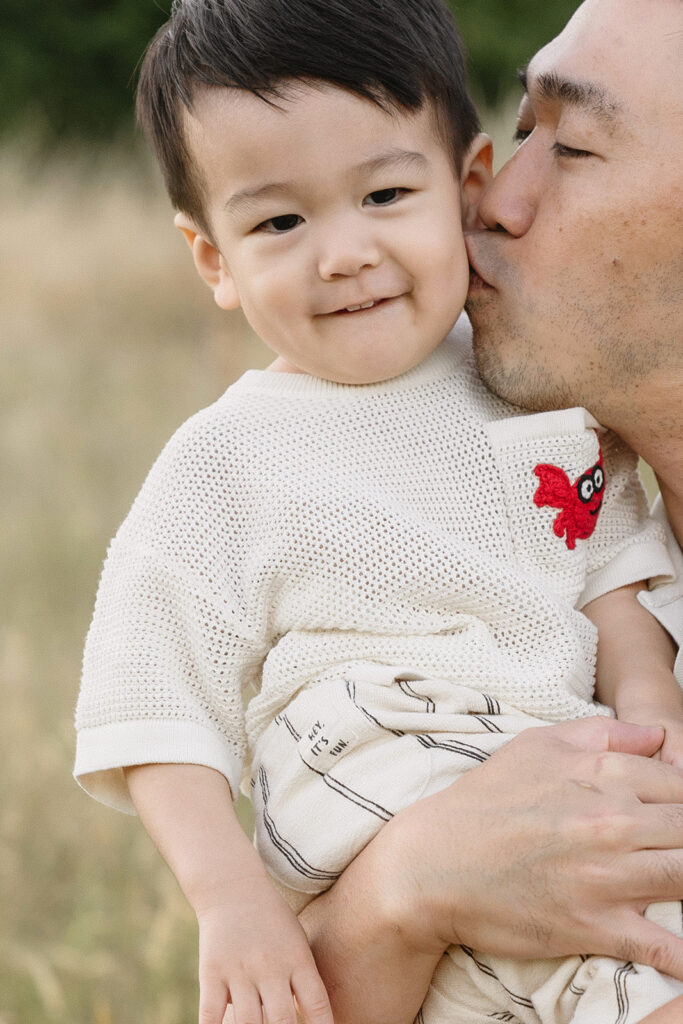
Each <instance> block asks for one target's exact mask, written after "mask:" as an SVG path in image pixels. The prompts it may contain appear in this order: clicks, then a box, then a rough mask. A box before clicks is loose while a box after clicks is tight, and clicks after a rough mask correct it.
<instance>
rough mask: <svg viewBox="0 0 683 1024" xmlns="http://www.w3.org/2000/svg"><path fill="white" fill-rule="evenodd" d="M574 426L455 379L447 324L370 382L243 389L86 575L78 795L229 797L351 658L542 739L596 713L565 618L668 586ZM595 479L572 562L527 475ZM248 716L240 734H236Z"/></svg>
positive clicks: (580, 651) (458, 337) (582, 647)
mask: <svg viewBox="0 0 683 1024" xmlns="http://www.w3.org/2000/svg"><path fill="white" fill-rule="evenodd" d="M597 427H598V425H597V424H596V422H595V421H594V420H593V419H592V418H591V417H590V416H589V415H588V414H587V413H586V412H585V411H584V410H582V409H572V410H563V411H560V412H551V413H541V414H536V415H531V416H529V415H524V414H523V413H522V411H521V410H519V409H515V408H513V407H511V406H509V405H507V404H505V403H504V402H503V401H501V400H500V399H498V398H496V397H495V396H493V395H492V394H491V393H489V392H488V391H487V390H486V388H485V387H484V386H483V384H482V383H481V381H480V380H479V377H478V375H477V373H476V370H475V367H474V364H473V361H472V355H471V341H470V333H469V325H468V324H467V321H466V320H465V319H464V318H462V319H461V320H460V321H459V323H458V325H456V328H455V329H454V331H453V332H452V333H451V335H449V337H448V338H447V339H446V340H445V341H444V343H443V344H442V345H441V346H440V347H439V349H437V350H436V352H435V353H433V355H432V356H431V357H429V358H428V359H427V360H425V361H424V362H423V363H421V364H420V365H419V366H417V367H416V368H415V369H413V370H411V371H410V372H408V373H406V374H404V375H403V376H401V377H398V378H396V379H394V380H391V381H387V382H383V383H380V384H373V385H363V386H353V385H340V384H334V383H331V382H328V381H323V380H319V379H317V378H313V377H309V376H307V375H303V374H281V373H275V372H270V371H255V370H252V371H248V372H247V373H246V374H245V375H244V376H243V377H242V378H241V379H240V380H239V381H238V382H237V383H236V384H234V385H233V386H232V387H230V388H229V389H228V391H227V392H226V393H225V395H223V397H222V398H220V399H219V400H218V401H217V402H216V403H215V404H214V405H212V406H210V407H209V408H207V409H205V410H203V411H202V412H200V413H198V414H197V415H196V416H194V417H192V418H191V419H190V420H189V421H188V422H187V423H185V424H184V425H183V426H182V427H181V428H180V430H179V431H178V432H177V433H176V434H175V435H174V437H173V438H172V439H171V441H170V442H169V444H168V445H167V446H166V448H165V449H164V451H163V452H162V454H161V456H160V457H159V459H158V460H157V462H156V464H155V465H154V467H153V468H152V470H151V472H150V474H149V476H148V478H147V480H146V482H145V484H144V486H143V488H142V490H141V492H140V494H139V495H138V497H137V499H136V501H135V503H134V505H133V507H132V509H131V511H130V513H129V515H128V517H127V518H126V520H125V522H124V523H123V525H122V526H121V528H120V530H119V532H118V533H117V535H116V537H115V538H114V540H113V542H112V544H111V546H110V549H109V552H108V555H107V559H106V562H105V566H104V570H103V574H102V578H101V582H100V587H99V591H98V596H97V601H96V607H95V612H94V617H93V621H92V624H91V628H90V631H89V634H88V638H87V642H86V649H85V654H84V665H83V678H82V685H81V692H80V697H79V701H78V708H77V716H76V718H77V720H76V724H77V729H78V750H77V758H76V768H75V774H76V777H77V778H78V779H79V781H80V783H81V784H82V785H83V786H84V787H85V788H86V789H87V790H88V791H89V792H91V793H92V794H93V795H94V796H96V797H98V798H99V799H102V800H103V801H105V802H107V803H109V804H111V805H112V806H117V807H119V808H121V809H124V810H131V809H132V805H131V802H130V798H129V796H128V793H127V789H126V785H125V781H124V778H123V772H122V767H123V766H125V765H130V764H138V763H149V762H183V763H197V764H205V765H208V766H209V767H213V768H216V769H217V770H219V771H221V772H222V773H223V774H224V775H225V776H226V777H227V779H228V781H229V782H230V785H231V787H232V790H233V793H234V794H235V795H236V794H237V789H238V785H239V782H240V778H241V776H242V771H243V767H244V761H245V758H248V750H249V745H250V744H253V743H254V741H255V739H256V738H257V737H258V736H259V735H260V734H261V732H262V731H263V730H264V729H265V728H266V726H267V725H268V724H269V723H270V722H271V721H272V719H273V718H274V716H275V715H276V714H278V712H280V711H281V710H282V709H283V708H284V707H285V706H286V705H287V703H288V701H289V700H291V698H292V696H293V695H294V694H295V693H297V692H298V691H299V690H300V689H301V688H302V687H305V686H313V685H315V684H316V681H319V680H322V679H325V678H328V677H329V674H330V673H334V672H336V671H337V669H338V667H339V666H340V665H342V664H346V663H349V662H353V661H356V660H361V661H364V662H367V661H375V662H379V663H381V664H387V665H400V666H409V667H410V668H412V669H413V670H415V671H416V672H419V673H421V674H424V675H432V676H435V677H438V678H446V679H452V680H453V681H454V682H455V683H461V684H463V685H467V686H470V687H474V688H477V689H481V690H482V691H485V692H486V693H488V694H491V695H492V696H494V697H500V698H501V699H504V700H505V701H507V702H508V703H509V704H512V705H514V706H516V707H519V708H520V709H522V710H524V711H527V712H528V713H530V714H533V715H537V716H540V717H543V718H546V719H547V720H548V721H555V720H558V719H565V718H573V717H577V716H582V715H586V714H592V713H594V712H595V706H594V705H593V704H592V703H591V699H592V693H593V677H594V666H595V653H596V635H595V630H594V627H593V626H592V625H591V623H590V622H589V621H588V620H587V619H586V618H585V617H584V616H583V615H581V614H580V612H579V609H580V607H581V606H582V605H583V604H584V603H585V602H586V601H589V600H591V599H593V598H594V597H597V596H599V595H600V594H602V593H604V592H606V591H608V590H611V589H614V588H615V587H618V586H622V585H625V584H627V583H631V582H634V581H636V580H640V579H645V578H648V577H650V576H657V575H661V576H663V577H666V576H667V574H670V573H671V564H670V561H669V558H668V556H667V553H666V547H665V545H664V543H663V534H662V528H661V527H660V526H659V525H658V524H655V523H653V522H651V521H650V520H649V518H648V514H647V503H646V500H645V496H644V494H643V492H642V489H641V487H640V484H639V482H638V479H637V473H636V459H635V456H634V455H633V453H632V452H630V450H629V449H628V448H626V447H625V446H624V445H623V444H622V442H620V441H619V440H618V439H617V438H616V437H615V436H613V435H611V434H609V433H607V432H604V431H601V430H598V429H597ZM600 450H602V456H603V459H604V472H605V480H606V483H605V486H604V498H603V500H602V504H601V508H600V512H599V517H598V518H597V521H596V526H595V529H594V531H593V533H592V534H591V536H590V537H588V538H586V539H578V540H577V541H576V543H575V546H574V547H573V548H569V547H568V546H567V544H566V543H565V540H564V539H563V537H561V536H558V534H557V533H556V532H555V530H554V525H553V524H554V522H555V520H556V518H557V515H558V510H557V508H553V507H550V506H547V507H539V506H538V505H537V504H536V503H535V502H534V496H535V494H536V492H537V489H538V486H539V478H538V476H537V475H536V474H535V472H534V470H535V467H536V466H538V465H539V464H552V465H554V466H557V467H560V468H561V469H562V470H563V472H564V473H565V474H566V476H567V478H568V479H569V480H570V481H574V480H576V479H578V478H579V477H581V475H582V474H584V473H585V471H586V470H587V469H589V468H590V467H594V466H595V465H596V463H597V462H598V459H599V457H600ZM245 708H246V713H245Z"/></svg>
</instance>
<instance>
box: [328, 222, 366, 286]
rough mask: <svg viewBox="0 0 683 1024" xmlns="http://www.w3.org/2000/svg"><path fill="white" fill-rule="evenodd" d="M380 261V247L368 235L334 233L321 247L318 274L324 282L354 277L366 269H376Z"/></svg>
mask: <svg viewBox="0 0 683 1024" xmlns="http://www.w3.org/2000/svg"><path fill="white" fill-rule="evenodd" d="M380 259H381V256H380V250H379V246H378V245H377V244H376V242H375V241H374V240H373V239H372V238H371V237H370V236H369V235H368V234H366V233H364V232H356V233H354V232H350V231H337V232H332V233H331V234H330V235H329V236H328V237H327V238H326V239H325V241H324V243H323V244H322V245H321V249H320V252H319V256H318V273H319V274H320V277H321V278H322V279H323V281H331V280H334V278H337V277H354V276H355V275H356V274H359V273H360V272H361V270H363V269H364V268H365V267H376V266H377V264H378V263H379V262H380Z"/></svg>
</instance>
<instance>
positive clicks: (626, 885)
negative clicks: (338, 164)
mask: <svg viewBox="0 0 683 1024" xmlns="http://www.w3.org/2000/svg"><path fill="white" fill-rule="evenodd" d="M526 89H527V92H526V95H525V98H524V101H523V103H522V106H521V109H520V115H519V124H518V131H519V135H520V141H521V145H520V147H519V149H518V150H517V152H516V153H515V155H514V156H513V158H512V159H511V160H510V161H509V163H508V164H507V165H506V166H505V167H504V168H503V169H502V171H501V172H500V173H499V175H498V177H497V178H496V180H495V182H494V183H493V185H492V186H491V188H490V190H489V191H488V193H487V195H486V196H485V198H484V199H483V201H482V204H481V209H480V216H481V220H482V222H483V226H484V228H485V229H486V230H485V231H483V232H478V233H476V234H473V235H472V236H471V237H470V238H469V252H470V258H471V263H472V267H473V271H474V273H473V278H472V287H471V291H470V300H469V311H470V316H471V319H472V322H473V327H474V332H475V342H474V347H475V355H476V358H477V363H478V366H479V368H480V372H481V374H482V376H483V377H484V379H485V380H486V382H487V383H488V385H489V386H490V387H491V388H492V390H494V391H496V392H497V393H499V394H500V395H502V396H503V397H505V398H507V399H508V400H510V401H513V402H520V403H523V404H524V405H526V406H528V407H530V408H533V409H538V410H542V409H546V408H557V407H564V406H573V405H583V406H586V407H587V408H588V409H589V410H590V411H591V412H592V413H593V414H594V415H595V416H596V417H597V418H598V419H599V420H600V422H602V423H603V424H604V425H605V426H608V427H610V428H612V429H613V430H615V431H616V432H617V433H619V434H620V435H621V436H622V437H623V438H624V439H625V440H626V441H627V442H628V443H629V444H630V445H631V446H632V447H633V448H635V450H636V451H638V452H639V453H640V454H641V455H642V456H643V458H645V459H646V460H647V461H648V462H649V463H650V465H651V466H652V467H653V469H654V471H655V473H656V475H657V479H658V482H659V486H660V489H661V493H662V498H663V501H664V504H665V507H666V512H667V513H668V517H669V521H670V523H671V526H672V529H673V534H672V536H671V550H672V557H673V558H674V559H675V560H676V562H677V567H678V569H679V570H680V569H681V566H682V564H683V559H682V557H681V551H680V545H681V544H683V415H682V410H683V344H682V342H681V328H682V326H683V287H682V282H683V0H586V2H585V3H584V4H583V5H582V6H581V7H580V8H579V9H578V11H577V12H576V14H575V15H574V17H573V18H572V19H571V21H570V22H569V24H568V25H567V27H566V28H565V30H564V31H563V32H562V33H561V35H560V36H559V37H558V38H557V39H555V40H554V41H553V42H551V43H550V44H549V45H548V46H547V47H545V48H544V49H543V50H541V51H540V52H539V53H538V54H537V55H536V56H535V57H534V58H533V60H532V61H531V63H530V64H529V66H528V68H527V71H526ZM674 534H675V538H676V539H674V536H673V535H674ZM644 600H645V601H647V602H648V604H649V607H650V608H651V610H652V611H653V612H654V613H655V614H656V615H657V617H658V618H659V619H660V621H661V622H662V624H663V625H664V626H665V627H666V628H667V629H668V630H669V631H670V633H671V634H672V636H673V637H674V640H675V641H676V642H677V643H678V645H679V646H680V645H681V644H682V643H683V588H682V585H681V583H680V582H678V583H673V584H669V585H668V586H663V587H660V588H658V589H656V590H654V591H653V592H652V593H651V594H650V595H646V597H645V598H644ZM682 671H683V665H682V664H681V655H680V654H679V657H678V662H677V672H678V673H679V675H680V673H681V672H682ZM661 740H662V733H661V730H659V729H658V728H657V727H656V726H655V725H653V728H652V729H639V728H636V727H633V726H628V725H627V724H626V723H616V722H609V721H606V720H587V721H583V722H575V723H568V724H567V725H561V726H553V727H549V728H548V729H540V730H530V731H529V732H528V733H526V734H522V735H521V736H520V737H518V738H517V739H515V740H513V741H512V743H510V744H509V745H508V746H507V747H505V748H504V749H503V750H501V751H500V752H499V753H497V754H495V755H494V756H493V757H492V758H490V760H489V761H488V762H486V764H484V765H482V766H480V767H477V768H475V769H473V770H472V771H471V772H470V773H469V774H468V775H466V776H465V777H463V778H462V779H460V780H459V781H458V782H457V783H456V784H455V785H454V786H451V787H449V788H448V789H447V790H444V791H443V792H442V793H439V794H437V795H436V796H434V797H431V798H429V799H428V800H424V801H421V802H420V803H418V804H416V805H414V806H413V807H411V808H408V809H407V810H406V811H404V812H402V813H401V814H399V815H397V816H396V818H394V819H393V820H392V822H390V823H389V824H388V825H387V826H386V827H385V828H384V829H383V830H382V831H381V832H380V834H379V835H378V837H377V838H376V839H375V840H374V841H373V842H372V843H371V844H370V845H369V846H368V847H367V848H366V849H365V850H364V851H363V853H362V854H361V855H360V856H359V857H358V858H357V859H356V861H354V862H353V864H352V865H351V866H350V867H349V868H348V869H347V872H346V873H345V874H344V876H343V877H342V878H341V879H340V880H339V882H338V883H337V884H336V885H335V886H334V888H333V889H332V890H330V892H328V893H327V894H326V895H325V896H323V897H321V898H320V899H318V900H317V901H316V902H315V903H313V904H311V905H310V906H309V907H308V908H307V910H306V911H305V912H304V914H303V915H302V922H303V924H304V927H305V928H306V930H307V932H308V934H309V938H310V941H311V943H312V946H313V949H314V951H315V953H316V957H317V959H318V964H319V967H320V969H321V972H322V974H323V977H324V979H325V981H326V983H327V986H328V990H329V992H330V996H331V999H332V1004H333V1009H334V1013H335V1021H336V1024H344V1022H365V1021H368V1020H372V1021H373V1024H383V1022H386V1024H395V1022H396V1021H397V1020H399V1019H401V1020H402V1019H410V1015H411V1014H414V1013H416V1012H417V1010H418V1008H419V1005H420V1002H421V1000H422V998H423V996H424V993H425V991H426V989H427V987H428V985H429V981H430V978H431V975H432V973H433V971H434V969H435V967H436V965H437V963H438V962H439V959H440V957H441V955H442V953H443V951H444V949H445V948H446V947H447V946H448V945H449V944H451V943H464V944H466V945H468V946H473V947H475V948H478V949H483V950H487V951H490V952H493V953H499V954H501V955H511V956H523V957H541V956H560V955H565V954H569V953H581V952H583V953H585V952H592V953H604V954H608V955H613V956H616V957H619V958H624V959H631V960H637V961H638V962H641V963H647V964H651V965H652V966H654V967H656V968H658V969H659V970H661V971H664V972H667V973H671V974H673V975H675V976H677V977H679V978H683V940H680V939H678V938H676V937H674V936H673V935H671V934H669V933H667V932H665V931H664V930H663V929H660V928H658V926H656V925H655V924H653V923H651V922H649V921H648V920H646V919H645V918H643V917H642V914H643V911H644V910H645V908H646V907H647V906H648V905H649V904H650V903H653V902H657V901H662V900H667V899H680V898H681V897H682V896H683V777H681V773H679V772H678V771H677V770H676V769H674V768H672V767H670V766H668V765H663V764H661V763H660V762H658V761H657V760H654V759H650V755H651V754H653V753H654V752H655V751H656V750H657V749H658V746H659V744H660V743H661ZM634 755H644V756H640V757H637V756H634ZM681 1019H683V997H682V998H681V999H678V1000H676V1001H675V1002H674V1003H671V1004H669V1005H668V1006H666V1007H663V1008H662V1009H661V1010H659V1011H656V1012H655V1013H654V1014H651V1015H650V1017H648V1024H667V1022H674V1021H680V1020H681Z"/></svg>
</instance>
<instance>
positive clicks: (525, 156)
mask: <svg viewBox="0 0 683 1024" xmlns="http://www.w3.org/2000/svg"><path fill="white" fill-rule="evenodd" d="M526 147H528V148H526ZM539 175H540V168H539V167H538V166H536V165H535V162H534V152H533V148H532V147H531V146H529V145H528V142H527V143H525V144H524V145H522V146H520V148H519V149H518V150H517V151H516V152H515V153H514V154H513V155H512V156H511V157H510V159H509V160H508V162H507V163H506V164H504V166H503V167H501V169H500V170H499V171H498V174H497V175H496V176H495V178H494V179H493V181H492V182H491V184H490V185H489V187H488V189H487V190H486V192H485V193H484V195H483V197H482V199H481V201H480V203H479V210H478V213H479V218H480V219H481V221H482V222H483V224H484V227H487V228H489V229H490V230H492V231H505V232H507V234H509V235H513V236H514V237H515V238H518V237H520V236H521V235H525V234H526V232H527V231H528V230H529V228H530V227H531V225H532V224H533V222H534V218H535V216H536V205H537V198H538V194H539V189H540V187H541V185H540V177H539Z"/></svg>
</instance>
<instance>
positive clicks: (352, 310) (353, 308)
mask: <svg viewBox="0 0 683 1024" xmlns="http://www.w3.org/2000/svg"><path fill="white" fill-rule="evenodd" d="M374 305H375V301H374V299H373V300H372V302H363V303H362V305H360V306H347V307H346V312H347V313H355V312H356V310H357V309H370V307H371V306H374Z"/></svg>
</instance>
